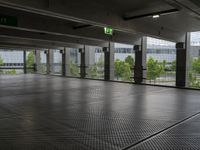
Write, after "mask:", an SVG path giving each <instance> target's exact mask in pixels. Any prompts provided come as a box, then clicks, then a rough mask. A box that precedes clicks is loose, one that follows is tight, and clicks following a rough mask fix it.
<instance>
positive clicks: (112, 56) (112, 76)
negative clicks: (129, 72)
mask: <svg viewBox="0 0 200 150" xmlns="http://www.w3.org/2000/svg"><path fill="white" fill-rule="evenodd" d="M109 49H110V80H114V79H115V43H113V42H110V44H109Z"/></svg>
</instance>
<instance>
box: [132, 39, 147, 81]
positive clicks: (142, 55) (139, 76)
mask: <svg viewBox="0 0 200 150" xmlns="http://www.w3.org/2000/svg"><path fill="white" fill-rule="evenodd" d="M134 50H135V66H134V81H135V83H137V84H140V83H142V82H144V80H143V79H146V69H145V68H146V50H147V38H146V37H143V38H142V39H141V45H135V46H134Z"/></svg>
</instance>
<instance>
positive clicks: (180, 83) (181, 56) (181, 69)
mask: <svg viewBox="0 0 200 150" xmlns="http://www.w3.org/2000/svg"><path fill="white" fill-rule="evenodd" d="M186 54H187V51H186V44H185V43H184V42H179V43H176V86H177V87H185V85H186V57H187V56H186Z"/></svg>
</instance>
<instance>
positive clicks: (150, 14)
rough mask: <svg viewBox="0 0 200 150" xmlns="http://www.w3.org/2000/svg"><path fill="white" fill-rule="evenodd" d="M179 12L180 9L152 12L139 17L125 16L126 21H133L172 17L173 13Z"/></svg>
mask: <svg viewBox="0 0 200 150" xmlns="http://www.w3.org/2000/svg"><path fill="white" fill-rule="evenodd" d="M177 12H179V10H178V9H169V10H164V11H158V12H151V13H147V14H142V15H137V16H124V20H125V21H129V20H133V19H140V18H145V17H153V16H154V15H170V14H173V13H177Z"/></svg>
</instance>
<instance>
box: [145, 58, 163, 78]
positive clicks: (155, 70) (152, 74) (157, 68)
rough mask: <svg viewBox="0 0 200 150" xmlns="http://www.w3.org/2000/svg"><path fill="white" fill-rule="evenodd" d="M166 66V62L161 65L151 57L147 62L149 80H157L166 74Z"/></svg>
mask: <svg viewBox="0 0 200 150" xmlns="http://www.w3.org/2000/svg"><path fill="white" fill-rule="evenodd" d="M165 65H166V62H165V61H164V62H162V63H159V62H158V61H157V60H154V59H153V58H152V57H150V58H149V59H148V61H147V79H148V80H156V78H158V77H160V76H161V75H162V74H164V73H165V71H164V69H165Z"/></svg>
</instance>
